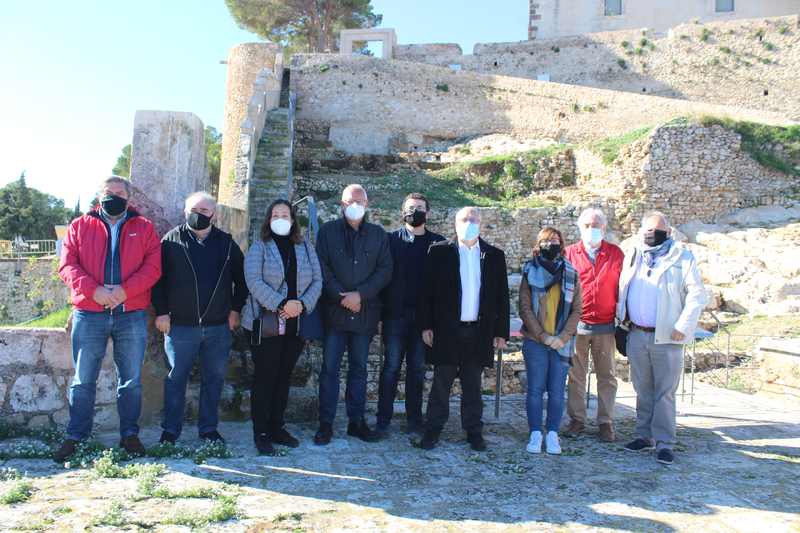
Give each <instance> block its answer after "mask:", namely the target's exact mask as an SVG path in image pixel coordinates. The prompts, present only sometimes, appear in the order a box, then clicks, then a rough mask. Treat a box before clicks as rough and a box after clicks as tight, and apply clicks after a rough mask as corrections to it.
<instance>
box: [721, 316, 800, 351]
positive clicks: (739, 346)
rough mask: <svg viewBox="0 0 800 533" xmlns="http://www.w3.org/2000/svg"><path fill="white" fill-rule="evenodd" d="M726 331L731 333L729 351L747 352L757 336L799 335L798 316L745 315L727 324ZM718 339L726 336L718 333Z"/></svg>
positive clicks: (799, 319) (799, 320)
mask: <svg viewBox="0 0 800 533" xmlns="http://www.w3.org/2000/svg"><path fill="white" fill-rule="evenodd" d="M728 331H729V332H730V334H731V353H747V352H749V351H750V349H751V348H753V346H754V345H755V343H756V341H757V340H758V337H763V336H775V337H800V316H797V315H785V316H781V317H768V316H754V317H746V318H744V319H743V320H742V321H741V322H739V323H737V324H731V325H729V326H728ZM718 339H719V342H723V340H725V339H727V337H726V336H725V335H724V334H720V335H718Z"/></svg>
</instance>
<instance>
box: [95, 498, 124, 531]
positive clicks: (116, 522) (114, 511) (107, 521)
mask: <svg viewBox="0 0 800 533" xmlns="http://www.w3.org/2000/svg"><path fill="white" fill-rule="evenodd" d="M123 511H124V508H123V507H122V502H120V501H116V500H115V501H113V502H111V504H110V505H109V506H108V508H107V509H106V511H105V512H104V513H103V514H102V515H100V516H98V517H97V518H95V519H94V520H92V525H93V526H111V527H122V526H124V525H126V524H127V523H128V522H127V520H125V516H124V515H123V514H122V512H123Z"/></svg>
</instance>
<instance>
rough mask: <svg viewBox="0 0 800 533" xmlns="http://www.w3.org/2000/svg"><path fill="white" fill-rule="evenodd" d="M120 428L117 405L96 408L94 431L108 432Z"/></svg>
mask: <svg viewBox="0 0 800 533" xmlns="http://www.w3.org/2000/svg"><path fill="white" fill-rule="evenodd" d="M118 427H119V415H118V414H117V406H116V405H104V406H101V407H97V408H95V412H94V430H95V431H108V430H112V429H117V428H118Z"/></svg>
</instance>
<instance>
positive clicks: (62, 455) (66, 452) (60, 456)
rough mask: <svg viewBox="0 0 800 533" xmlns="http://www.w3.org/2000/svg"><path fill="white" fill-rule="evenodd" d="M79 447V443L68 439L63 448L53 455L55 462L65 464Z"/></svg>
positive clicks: (63, 443) (62, 445) (62, 444)
mask: <svg viewBox="0 0 800 533" xmlns="http://www.w3.org/2000/svg"><path fill="white" fill-rule="evenodd" d="M77 446H78V441H76V440H72V439H66V440H65V441H64V442H62V443H61V447H60V448H59V449H58V450H56V451H55V453H54V454H53V461H55V462H57V463H63V462H64V461H66V460H67V459H69V458H70V457H72V454H74V453H75V448H76V447H77Z"/></svg>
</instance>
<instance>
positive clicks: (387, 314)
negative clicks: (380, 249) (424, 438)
mask: <svg viewBox="0 0 800 533" xmlns="http://www.w3.org/2000/svg"><path fill="white" fill-rule="evenodd" d="M429 210H430V204H429V202H428V199H427V198H425V196H423V195H422V194H420V193H411V194H409V195H408V196H407V197H406V199H405V201H404V202H403V208H402V216H403V226H402V227H401V228H399V229H397V230H395V231H393V232H392V233H390V234H389V249H390V250H391V252H392V261H393V262H394V269H393V271H392V272H393V274H392V281H391V283H390V284H389V285H388V286H387V287H386V288H385V289H384V291H383V295H382V296H383V316H382V319H383V347H384V359H383V369H382V370H381V378H380V385H379V389H378V416H377V419H378V420H377V430H378V431H379V432H383V433H386V432H387V431H388V429H389V423H390V421H391V420H392V414H393V412H394V399H395V396H396V394H397V382H398V381H399V379H400V367H401V366H402V364H403V359H405V360H406V387H405V390H406V419H407V422H408V424H407V431H408V432H414V433H420V432H422V430H423V428H424V421H423V419H422V389H423V384H424V382H425V367H424V364H425V344H424V343H423V342H422V334H421V332H420V331H419V329H418V328H417V327H416V326H415V315H416V308H417V296H418V294H419V290H420V287H421V283H422V280H423V278H424V275H425V262H426V259H427V257H428V248H429V247H430V245H431V244H433V243H435V242H439V241H443V240H444V237H442V236H441V235H439V234H437V233H433V232H431V231H428V230H427V228H426V222H427V216H428V211H429Z"/></svg>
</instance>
